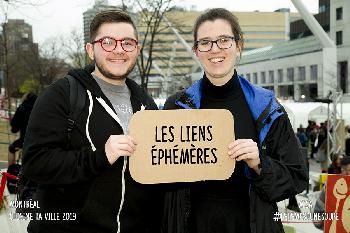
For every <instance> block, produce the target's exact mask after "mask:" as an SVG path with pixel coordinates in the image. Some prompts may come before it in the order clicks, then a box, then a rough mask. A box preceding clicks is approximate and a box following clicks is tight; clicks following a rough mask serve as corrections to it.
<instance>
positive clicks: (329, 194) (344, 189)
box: [324, 175, 350, 233]
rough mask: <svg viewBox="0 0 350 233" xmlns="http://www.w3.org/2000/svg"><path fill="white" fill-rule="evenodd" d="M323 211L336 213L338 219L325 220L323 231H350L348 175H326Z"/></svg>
mask: <svg viewBox="0 0 350 233" xmlns="http://www.w3.org/2000/svg"><path fill="white" fill-rule="evenodd" d="M325 212H326V213H328V214H330V213H338V220H337V221H336V220H326V221H325V227H324V232H326V233H349V232H350V176H345V175H328V177H327V184H326V206H325Z"/></svg>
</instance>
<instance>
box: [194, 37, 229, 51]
mask: <svg viewBox="0 0 350 233" xmlns="http://www.w3.org/2000/svg"><path fill="white" fill-rule="evenodd" d="M234 41H236V39H235V37H234V36H222V37H219V38H218V39H216V40H208V39H203V40H198V41H196V43H195V47H196V48H197V49H198V50H199V51H200V52H208V51H210V50H211V49H212V48H213V44H214V43H215V44H216V45H217V46H218V47H219V49H229V48H231V47H232V45H233V42H234Z"/></svg>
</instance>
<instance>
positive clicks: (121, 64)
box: [86, 22, 140, 85]
mask: <svg viewBox="0 0 350 233" xmlns="http://www.w3.org/2000/svg"><path fill="white" fill-rule="evenodd" d="M103 37H111V38H114V39H116V40H121V39H126V38H129V39H134V40H137V38H136V36H135V31H134V28H133V26H132V25H131V24H129V23H124V22H120V23H103V24H102V25H101V26H100V28H99V29H98V32H97V35H96V37H95V38H94V40H99V39H101V38H103ZM120 43H121V42H120V41H118V42H117V47H116V48H115V49H114V50H113V51H112V52H106V51H105V50H104V49H103V48H102V47H101V44H100V43H94V44H91V43H87V44H86V51H87V52H88V54H89V57H90V58H91V59H92V60H95V64H96V65H95V71H94V73H95V74H96V75H97V76H98V77H99V78H101V79H103V80H104V81H106V82H109V83H112V84H117V85H118V84H121V83H124V82H125V78H126V77H127V75H128V74H129V73H130V72H131V71H132V69H133V68H134V66H135V64H136V59H137V57H138V55H139V53H140V46H139V45H137V46H136V49H135V50H134V51H132V52H126V51H124V50H123V49H122V47H121V44H120Z"/></svg>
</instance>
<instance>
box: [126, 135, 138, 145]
mask: <svg viewBox="0 0 350 233" xmlns="http://www.w3.org/2000/svg"><path fill="white" fill-rule="evenodd" d="M128 138H129V140H130V141H131V142H132V143H133V144H134V145H137V141H136V139H135V138H134V137H132V136H130V135H128Z"/></svg>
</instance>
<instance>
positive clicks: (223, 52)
mask: <svg viewBox="0 0 350 233" xmlns="http://www.w3.org/2000/svg"><path fill="white" fill-rule="evenodd" d="M193 33H194V41H195V43H194V46H193V52H194V53H195V54H196V56H197V57H198V59H199V61H200V63H201V65H202V67H203V69H204V74H203V77H202V78H201V79H200V80H198V81H196V82H195V83H194V84H193V85H192V86H190V87H189V88H187V89H185V90H184V91H180V92H178V93H176V94H174V95H172V96H170V97H169V98H168V99H167V100H166V102H165V105H164V109H165V110H169V109H192V108H194V109H227V110H229V111H230V112H231V113H232V114H233V117H234V132H235V140H234V141H232V142H231V143H230V144H229V145H227V154H224V155H221V156H229V157H230V158H231V159H234V160H236V166H235V169H234V172H233V173H232V175H231V177H230V178H229V179H227V180H221V181H217V180H215V181H214V180H213V181H211V180H207V181H200V182H193V183H181V184H173V185H172V186H173V187H172V189H171V190H169V191H167V193H166V194H165V216H164V227H165V229H166V232H168V233H185V232H191V233H214V232H215V233H216V232H220V233H237V232H239V233H251V232H254V233H266V232H269V233H276V232H284V231H283V227H282V223H281V221H280V220H279V219H278V218H276V217H275V216H276V215H275V214H276V212H277V211H278V208H277V205H276V202H278V201H282V200H284V199H287V198H289V197H291V196H293V195H295V194H297V193H300V192H301V191H303V190H305V189H306V187H307V185H308V174H307V172H306V167H305V165H304V164H303V162H302V156H301V152H300V150H299V147H298V142H297V139H296V137H295V135H294V132H293V129H292V127H291V124H290V122H289V120H288V116H287V114H286V113H285V111H284V109H283V108H282V106H281V105H280V104H279V103H278V102H277V100H276V99H275V97H274V94H273V92H272V91H269V90H266V89H263V88H261V87H258V86H255V85H253V84H251V83H250V82H249V81H248V80H247V79H245V78H244V77H243V76H241V75H238V74H237V71H236V69H235V65H236V63H237V60H238V58H239V57H240V55H241V52H242V50H243V44H244V43H243V42H244V38H243V32H242V30H241V28H240V25H239V23H238V20H237V18H236V17H235V16H234V15H233V14H232V13H231V12H229V11H228V10H226V9H222V8H214V9H209V10H208V11H206V12H204V13H203V14H201V15H200V16H199V17H198V18H197V20H196V22H195V24H194V30H193ZM230 137H232V135H230Z"/></svg>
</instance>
